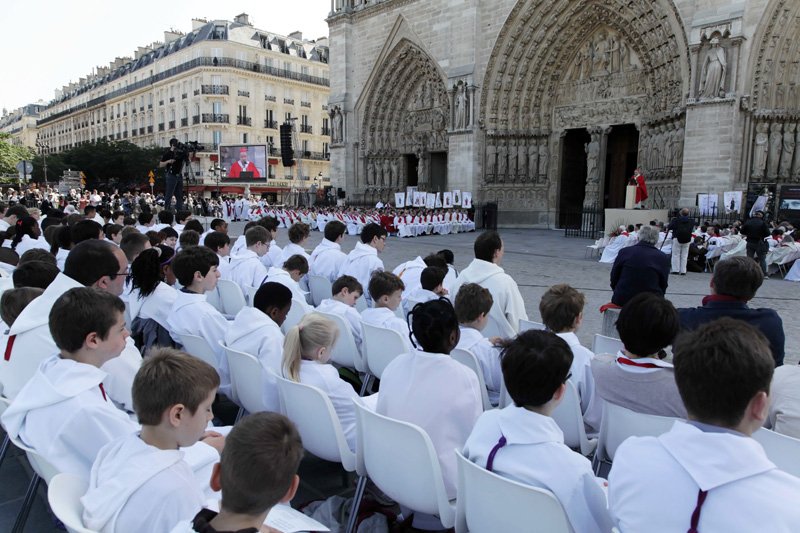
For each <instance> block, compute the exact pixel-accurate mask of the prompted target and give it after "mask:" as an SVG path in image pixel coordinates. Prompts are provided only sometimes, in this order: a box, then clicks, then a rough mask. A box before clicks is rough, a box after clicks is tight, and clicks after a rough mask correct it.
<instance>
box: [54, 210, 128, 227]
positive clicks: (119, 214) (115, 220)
mask: <svg viewBox="0 0 800 533" xmlns="http://www.w3.org/2000/svg"><path fill="white" fill-rule="evenodd" d="M48 218H49V215H48ZM111 223H112V224H118V225H120V226H124V225H125V211H114V212H113V213H111Z"/></svg>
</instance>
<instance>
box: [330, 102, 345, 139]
mask: <svg viewBox="0 0 800 533" xmlns="http://www.w3.org/2000/svg"><path fill="white" fill-rule="evenodd" d="M331 122H333V135H332V137H333V138H332V139H331V143H333V144H337V143H343V142H344V135H343V133H344V132H343V131H342V123H343V117H342V110H341V108H340V107H339V106H336V107H334V108H333V111H331Z"/></svg>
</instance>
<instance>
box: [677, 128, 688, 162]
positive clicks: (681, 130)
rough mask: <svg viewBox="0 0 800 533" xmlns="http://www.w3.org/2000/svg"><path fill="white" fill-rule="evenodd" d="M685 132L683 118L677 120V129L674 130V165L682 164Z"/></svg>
mask: <svg viewBox="0 0 800 533" xmlns="http://www.w3.org/2000/svg"><path fill="white" fill-rule="evenodd" d="M685 135H686V132H685V130H684V128H683V120H680V121H679V122H678V129H677V130H676V131H675V166H676V167H682V166H683V142H684V136H685Z"/></svg>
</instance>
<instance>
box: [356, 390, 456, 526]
mask: <svg viewBox="0 0 800 533" xmlns="http://www.w3.org/2000/svg"><path fill="white" fill-rule="evenodd" d="M355 404H356V433H357V435H358V437H357V439H358V440H357V445H356V468H357V471H358V473H359V474H361V475H368V476H369V478H370V479H371V480H372V481H373V482H374V483H375V485H377V486H378V488H380V489H381V490H382V491H383V492H384V493H385V494H386V495H387V496H389V497H390V498H391V499H393V500H394V501H396V502H397V503H399V504H400V505H404V506H406V507H409V508H410V509H413V510H414V511H417V512H420V513H427V514H432V515H436V516H438V517H439V519H440V520H441V522H442V525H443V526H444V527H445V528H450V527H453V524H454V523H455V509H454V508H453V507H452V506H451V505H450V502H449V501H448V499H447V492H446V491H445V488H444V480H443V479H442V469H441V466H440V465H439V459H438V457H437V455H436V451H435V449H434V447H433V443H432V442H431V439H430V437H428V434H427V433H425V431H423V430H422V429H421V428H420V427H418V426H415V425H414V424H409V423H407V422H401V421H400V420H393V419H391V418H389V417H386V416H383V415H379V414H377V413H374V412H372V411H370V409H369V408H368V407H366V406H364V405H363V404H362V403H361V402H359V401H356V402H355Z"/></svg>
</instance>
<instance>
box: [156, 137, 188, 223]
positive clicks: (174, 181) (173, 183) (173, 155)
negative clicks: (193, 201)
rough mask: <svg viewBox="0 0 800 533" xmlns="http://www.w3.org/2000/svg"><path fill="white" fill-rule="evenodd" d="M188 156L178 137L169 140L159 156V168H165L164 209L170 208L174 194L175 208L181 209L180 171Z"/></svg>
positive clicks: (181, 179) (181, 178)
mask: <svg viewBox="0 0 800 533" xmlns="http://www.w3.org/2000/svg"><path fill="white" fill-rule="evenodd" d="M188 158H189V152H188V150H187V148H186V147H185V146H183V145H181V143H179V142H178V139H176V138H174V137H173V138H172V139H170V140H169V149H167V151H166V152H164V155H163V156H161V162H160V163H159V164H158V167H159V168H164V167H166V168H167V190H166V194H165V198H164V209H166V210H167V211H169V210H170V205H171V204H172V196H173V194H174V195H175V209H176V210H177V211H180V210H182V209H183V177H182V176H181V171H182V170H183V164H184V163H185V162H186V160H187V159H188Z"/></svg>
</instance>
